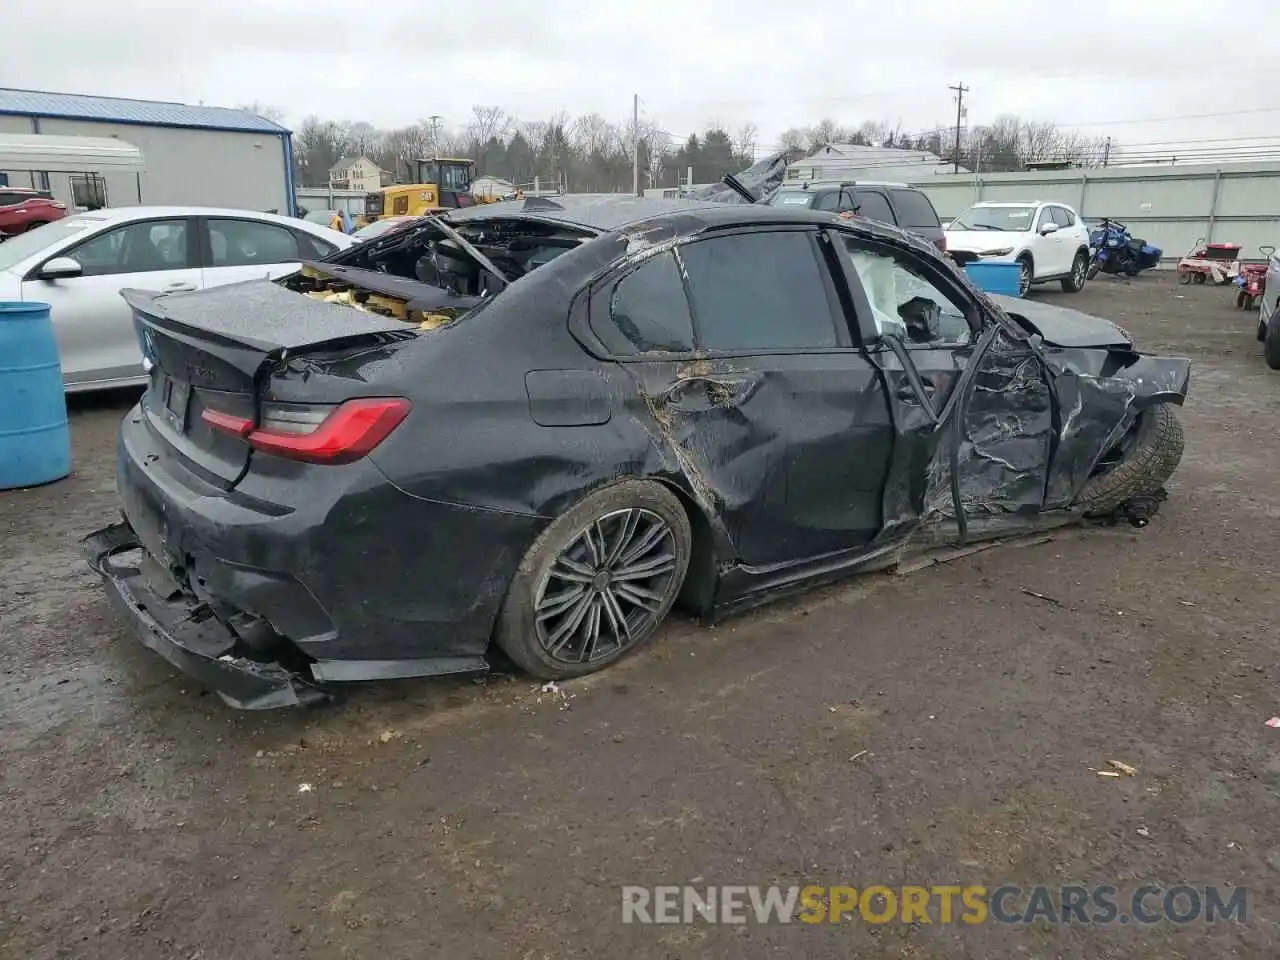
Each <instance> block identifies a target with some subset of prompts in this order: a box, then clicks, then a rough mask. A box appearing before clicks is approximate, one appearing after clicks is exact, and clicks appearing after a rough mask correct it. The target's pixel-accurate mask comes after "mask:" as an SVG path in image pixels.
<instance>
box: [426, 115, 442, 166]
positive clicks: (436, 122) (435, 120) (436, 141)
mask: <svg viewBox="0 0 1280 960" xmlns="http://www.w3.org/2000/svg"><path fill="white" fill-rule="evenodd" d="M427 119H429V120H430V121H431V155H432V156H438V155H439V153H440V134H439V132H438V131H439V129H440V121H441V120H443V119H444V117H442V116H440V114H438V113H433V114H432V115H431V116H430V117H428V118H427Z"/></svg>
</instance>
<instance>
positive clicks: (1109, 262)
mask: <svg viewBox="0 0 1280 960" xmlns="http://www.w3.org/2000/svg"><path fill="white" fill-rule="evenodd" d="M1160 254H1161V250H1160V248H1159V247H1155V246H1152V245H1151V244H1149V243H1147V241H1145V240H1139V239H1136V238H1134V237H1132V236H1130V234H1129V228H1128V227H1126V226H1125V225H1124V224H1123V223H1121V222H1120V221H1118V220H1110V219H1107V218H1105V217H1104V218H1103V220H1102V222H1101V223H1100V224H1098V226H1097V227H1095V228H1094V229H1093V230H1091V231H1090V232H1089V257H1090V259H1089V279H1090V280H1092V279H1093V278H1094V277H1096V276H1097V275H1098V274H1099V273H1113V274H1123V275H1124V276H1126V277H1136V276H1137V275H1138V274H1139V273H1140V272H1142V271H1143V270H1150V269H1151V268H1152V267H1154V266H1155V265H1156V264H1158V263H1159V262H1160Z"/></svg>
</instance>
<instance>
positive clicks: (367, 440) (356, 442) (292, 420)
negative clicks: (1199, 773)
mask: <svg viewBox="0 0 1280 960" xmlns="http://www.w3.org/2000/svg"><path fill="white" fill-rule="evenodd" d="M411 406H412V404H410V403H409V401H408V400H405V399H404V398H403V397H367V398H362V399H360V400H348V401H347V402H346V403H341V404H338V405H337V406H334V405H332V404H312V403H264V404H263V405H262V417H261V422H260V424H259V425H258V426H256V427H255V426H254V425H253V421H251V420H249V419H247V418H245V417H236V416H232V415H230V414H226V413H220V412H219V411H217V410H209V409H206V410H205V411H204V412H203V413H201V414H200V418H201V419H202V420H204V422H205V423H207V424H208V425H209V426H210V427H212V428H213V429H215V430H220V431H221V432H223V433H228V434H231V435H232V436H233V437H239V438H240V439H242V440H246V441H248V443H249V445H250V446H251V447H253V448H254V449H255V450H261V451H262V452H263V453H270V454H272V455H273V456H277V457H284V458H286V459H288V460H301V461H304V462H306V463H321V464H338V463H351V462H353V461H355V460H359V459H360V458H361V457H363V456H366V455H367V454H369V453H370V451H372V450H373V449H374V448H375V447H376V446H377V445H378V444H380V443H381V442H382V441H383V440H385V439H386V438H387V437H388V436H389V435H390V434H391V431H392V430H394V429H395V428H396V427H398V426H400V424H401V422H402V421H403V420H404V418H405V417H407V416H408V415H409V410H410V408H411Z"/></svg>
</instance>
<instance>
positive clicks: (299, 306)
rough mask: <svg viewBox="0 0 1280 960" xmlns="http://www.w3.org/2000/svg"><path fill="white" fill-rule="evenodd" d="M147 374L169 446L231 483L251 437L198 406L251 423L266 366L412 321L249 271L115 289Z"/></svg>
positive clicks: (406, 328) (157, 427) (151, 408)
mask: <svg viewBox="0 0 1280 960" xmlns="http://www.w3.org/2000/svg"><path fill="white" fill-rule="evenodd" d="M121 296H122V297H124V299H125V301H126V302H127V303H128V304H129V306H130V307H131V308H132V309H133V316H134V326H135V329H136V330H137V334H138V340H139V342H140V343H141V345H142V354H143V364H144V367H145V368H146V369H147V371H148V373H149V374H150V377H151V382H150V383H149V384H148V386H147V390H146V392H145V393H144V394H143V397H142V411H143V413H144V415H145V416H146V417H147V421H148V424H149V425H150V427H151V429H152V431H153V432H154V433H155V434H156V435H157V436H158V437H160V438H161V439H162V441H163V442H164V443H166V444H167V445H168V447H169V448H170V449H171V451H172V452H173V454H174V455H175V456H177V457H178V458H179V459H180V460H182V461H183V463H184V464H185V465H186V466H187V467H188V468H189V469H191V470H192V471H193V472H195V473H196V474H198V475H199V476H201V477H203V478H204V479H205V480H206V481H208V482H209V483H212V484H214V485H215V486H218V487H222V488H223V489H231V488H232V487H234V486H235V484H236V483H237V482H239V480H240V479H241V478H242V477H243V476H244V474H245V471H246V470H247V468H248V465H249V458H250V454H251V447H250V446H249V444H248V443H246V442H245V441H244V440H243V439H242V438H240V437H236V436H233V435H230V434H228V433H227V432H226V431H224V430H216V429H214V428H213V427H212V426H210V424H209V423H208V422H206V420H205V419H204V415H205V413H206V411H209V412H211V413H216V414H219V415H222V416H224V417H234V418H243V419H245V420H248V421H251V422H253V423H257V420H258V417H259V413H260V410H259V406H260V400H261V397H260V394H261V392H262V389H263V384H264V382H265V380H266V376H267V374H268V373H269V371H270V370H271V369H272V368H274V367H275V366H276V365H277V364H278V363H279V362H281V361H282V360H284V359H285V358H286V357H287V356H291V355H294V354H297V353H302V352H307V351H311V350H317V349H329V348H333V347H337V346H346V345H352V346H356V345H361V344H367V343H371V342H376V341H378V340H379V339H381V338H384V337H385V336H387V335H388V334H393V333H399V334H402V335H412V331H413V330H414V329H415V328H414V327H413V325H412V324H407V323H405V322H404V321H401V320H395V319H391V318H388V317H382V316H378V315H376V314H371V313H365V312H363V311H361V310H357V309H355V308H352V307H347V306H339V305H337V304H331V303H323V302H320V301H318V300H315V299H313V298H310V297H307V296H304V295H302V294H298V293H294V292H292V291H290V290H286V289H285V288H283V287H281V286H278V285H277V284H275V283H272V282H271V281H269V280H250V281H247V282H245V283H237V284H230V285H227V286H223V287H218V288H217V289H214V290H206V291H201V292H197V293H188V294H159V293H155V292H153V291H146V290H122V291H121Z"/></svg>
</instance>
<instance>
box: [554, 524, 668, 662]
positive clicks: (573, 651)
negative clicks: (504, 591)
mask: <svg viewBox="0 0 1280 960" xmlns="http://www.w3.org/2000/svg"><path fill="white" fill-rule="evenodd" d="M676 572H677V571H676V551H675V534H674V532H673V531H672V529H671V527H670V526H669V525H668V523H667V521H666V520H664V519H663V518H662V517H660V516H659V515H658V514H657V513H654V512H653V511H651V510H645V509H641V508H630V509H626V510H616V511H614V512H612V513H608V514H605V515H604V516H602V517H600V518H598V519H596V520H595V521H593V522H592V523H591V524H590V525H589V526H588V527H587V528H586V529H584V530H582V531H580V532H579V533H578V534H577V536H575V537H574V538H573V539H571V540H570V541H569V542H568V544H567V545H566V546H565V547H564V549H562V550H561V551H560V553H559V554H558V555H557V556H556V559H555V561H554V562H553V563H552V564H551V568H550V570H549V571H548V572H547V574H546V576H545V577H544V579H543V582H542V584H541V586H540V587H539V589H538V591H537V594H536V595H535V598H534V619H535V624H536V630H537V634H538V643H539V644H540V645H541V647H542V649H543V651H544V652H545V653H546V654H547V655H548V656H549V657H551V658H552V659H553V660H556V661H559V662H561V663H570V664H582V663H591V662H592V661H595V660H600V659H603V658H605V657H609V656H611V655H613V654H615V653H617V652H618V651H620V650H623V649H625V648H626V647H629V646H631V645H632V644H633V643H636V642H637V641H638V640H640V639H642V638H643V637H644V636H646V635H647V634H648V633H649V632H650V631H651V630H653V629H654V627H655V626H656V625H657V622H658V619H659V618H660V616H661V615H662V613H663V612H664V611H665V610H666V608H667V606H668V601H669V600H670V599H671V595H672V594H673V593H674V592H675V591H677V590H678V589H679V588H680V584H679V582H678V581H677V579H676Z"/></svg>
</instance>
